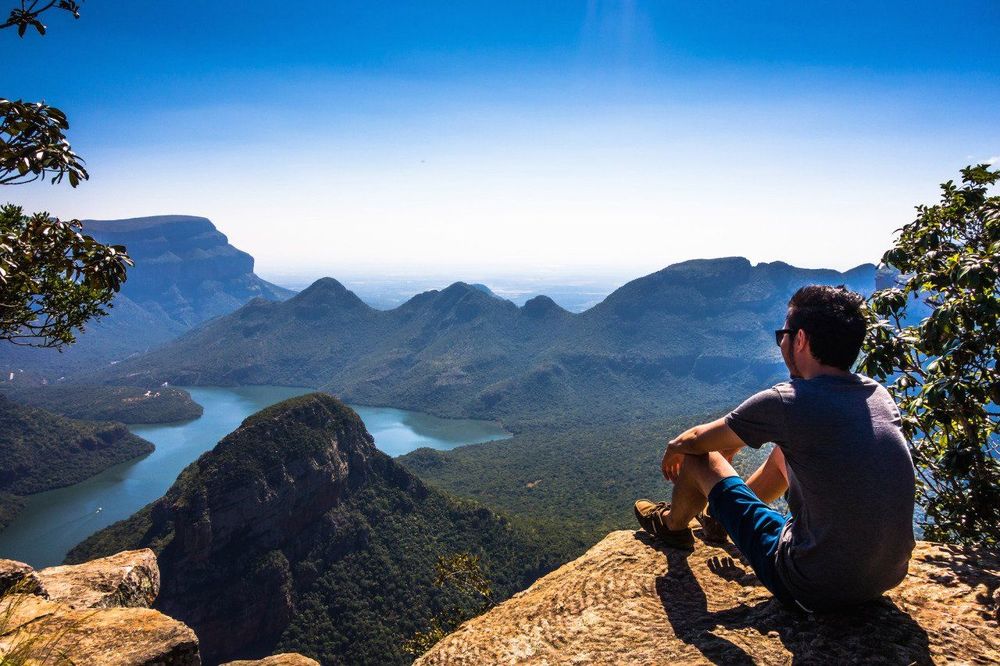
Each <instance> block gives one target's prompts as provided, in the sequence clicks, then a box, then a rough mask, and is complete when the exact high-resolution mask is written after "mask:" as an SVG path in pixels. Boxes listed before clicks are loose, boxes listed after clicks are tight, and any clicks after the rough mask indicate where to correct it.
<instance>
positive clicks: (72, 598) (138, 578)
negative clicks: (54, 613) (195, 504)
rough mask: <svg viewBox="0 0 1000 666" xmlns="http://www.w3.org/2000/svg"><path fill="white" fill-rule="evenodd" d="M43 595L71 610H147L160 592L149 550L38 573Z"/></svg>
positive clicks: (155, 566) (122, 553) (154, 558)
mask: <svg viewBox="0 0 1000 666" xmlns="http://www.w3.org/2000/svg"><path fill="white" fill-rule="evenodd" d="M38 578H39V580H40V582H41V585H42V589H43V590H44V591H45V596H47V597H48V598H49V599H51V600H53V601H59V602H61V603H64V604H66V605H67V606H69V607H70V608H113V607H119V608H149V607H150V606H151V605H152V604H153V600H154V599H156V595H157V593H158V592H159V591H160V569H159V567H157V565H156V555H155V554H154V553H153V551H151V550H149V549H148V548H144V549H141V550H127V551H124V552H121V553H117V554H115V555H111V556H110V557H102V558H100V559H97V560H91V561H90V562H84V563H83V564H75V565H66V566H61V567H49V568H48V569H42V570H41V571H39V572H38Z"/></svg>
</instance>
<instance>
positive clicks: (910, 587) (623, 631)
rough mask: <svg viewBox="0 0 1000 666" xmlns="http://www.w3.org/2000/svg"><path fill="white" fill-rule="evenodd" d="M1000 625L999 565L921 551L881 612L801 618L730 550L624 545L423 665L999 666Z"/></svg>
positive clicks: (459, 636)
mask: <svg viewBox="0 0 1000 666" xmlns="http://www.w3.org/2000/svg"><path fill="white" fill-rule="evenodd" d="M727 558H729V559H727ZM998 621H1000V558H998V557H997V555H996V554H995V553H988V552H985V551H982V550H971V549H961V548H957V547H952V546H947V545H942V544H935V543H929V542H924V541H921V542H918V543H917V548H916V550H915V551H914V554H913V558H912V560H911V562H910V569H909V574H908V576H907V577H906V579H905V580H904V581H903V582H902V583H901V584H900V585H899V586H897V587H896V588H894V589H893V590H890V591H889V592H888V593H887V594H885V595H884V596H883V597H882V598H881V599H880V600H879V601H877V602H873V603H870V604H868V605H865V606H861V607H859V608H857V609H855V610H853V611H851V612H843V613H829V614H810V615H804V614H798V613H793V612H791V611H788V610H785V609H784V608H783V607H782V606H781V605H780V604H779V603H778V602H777V601H775V600H773V598H772V597H771V595H770V594H769V593H768V592H767V591H766V590H765V589H764V588H763V587H762V586H761V585H760V584H759V582H758V581H757V579H756V577H755V576H754V575H753V572H752V570H750V568H749V567H748V566H747V565H746V564H744V563H741V562H739V561H738V552H737V551H736V550H735V548H734V547H732V545H731V544H730V545H729V546H728V547H726V548H718V547H713V546H709V545H706V544H704V543H702V542H700V541H699V542H698V543H697V547H696V549H695V551H694V552H693V553H691V554H688V553H685V552H682V551H679V550H675V549H670V548H658V547H656V546H655V545H654V544H653V543H651V542H650V541H649V539H648V537H647V536H646V535H645V533H644V532H631V531H620V532H613V533H611V534H610V535H608V536H607V537H606V538H605V539H604V540H603V541H601V542H600V543H598V544H597V545H595V546H594V547H593V548H591V549H590V550H589V551H587V553H586V554H584V555H583V556H582V557H580V558H579V559H577V560H575V561H573V562H570V563H568V564H566V565H564V566H562V567H560V568H559V569H557V570H556V571H554V572H552V573H550V574H549V575H547V576H545V577H544V578H541V579H539V580H538V581H536V582H535V583H534V584H533V585H532V586H531V587H530V588H528V589H527V590H525V591H524V592H521V593H519V594H516V595H514V597H512V598H511V599H509V600H508V601H506V602H505V603H503V604H500V605H499V606H497V607H496V608H493V609H492V610H490V611H489V612H488V613H486V614H484V615H481V616H479V617H477V618H475V619H472V620H470V621H468V622H466V623H465V624H463V625H462V626H461V627H460V628H459V629H458V630H457V631H455V632H454V633H452V634H451V635H449V636H447V637H445V638H444V639H443V640H441V641H440V642H439V643H438V644H437V645H435V646H434V647H433V648H432V649H431V650H430V651H429V652H428V653H427V654H425V655H424V656H423V657H422V658H420V659H418V660H417V662H416V663H417V664H418V665H420V666H432V665H435V666H436V665H439V664H470V665H471V664H501V663H502V664H507V663H517V664H679V663H683V664H699V663H718V664H751V663H754V664H788V663H816V664H841V663H859V664H861V663H885V664H928V663H935V662H937V663H962V664H995V663H998V662H1000V629H998Z"/></svg>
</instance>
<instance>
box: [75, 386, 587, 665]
mask: <svg viewBox="0 0 1000 666" xmlns="http://www.w3.org/2000/svg"><path fill="white" fill-rule="evenodd" d="M560 527H561V526H560ZM585 545H586V544H585V539H584V538H583V535H582V534H580V533H576V532H574V531H571V530H565V529H561V528H559V527H557V526H556V523H555V521H552V522H549V523H543V522H540V521H534V522H528V521H523V520H518V521H514V520H511V519H508V518H505V517H503V516H501V515H498V514H497V513H495V512H494V511H492V510H491V509H488V508H485V507H483V506H481V505H479V504H477V503H474V502H471V501H468V500H459V499H457V498H455V497H453V496H450V495H447V494H445V493H443V492H441V491H439V490H435V489H433V488H431V487H428V486H427V485H425V484H424V483H423V482H421V481H420V480H419V479H418V478H416V477H415V476H414V475H412V474H410V473H409V472H407V471H406V470H405V469H404V468H403V467H402V466H400V465H399V464H398V463H396V462H395V461H393V460H392V459H391V458H389V457H388V456H386V455H385V454H383V453H381V452H380V451H378V450H377V449H376V448H375V447H374V443H373V442H372V440H371V437H370V435H368V433H367V432H366V431H365V429H364V425H363V424H362V423H361V421H360V419H359V418H358V417H357V415H356V414H355V413H354V412H353V411H352V410H350V409H348V408H347V407H345V406H344V405H342V404H341V403H339V402H338V401H337V400H335V399H334V398H332V397H330V396H327V395H323V394H310V395H307V396H303V397H300V398H294V399H292V400H288V401H285V402H283V403H279V404H278V405H275V406H273V407H270V408H268V409H265V410H263V411H261V412H259V413H257V414H255V415H254V416H251V417H250V418H248V419H247V420H246V421H245V422H244V423H243V425H242V426H241V427H240V428H239V429H238V430H236V431H234V432H233V433H231V434H230V435H228V436H227V437H226V438H224V439H223V440H222V441H221V442H220V443H219V444H218V445H217V446H216V448H215V449H214V450H212V451H210V452H208V453H206V454H204V455H203V456H202V457H201V458H199V459H198V461H196V462H195V463H192V464H191V465H190V466H189V467H188V468H187V469H185V470H184V472H183V473H182V474H181V475H180V477H179V478H178V480H177V482H176V483H175V484H174V485H173V486H172V487H171V488H170V490H169V491H168V492H167V494H166V495H165V496H164V497H163V498H162V499H161V500H158V501H157V502H154V503H153V504H151V505H149V506H147V507H146V508H145V509H143V510H141V511H140V512H138V513H136V514H135V515H133V516H132V517H131V518H129V519H127V520H125V521H122V522H119V523H116V524H115V525H112V526H111V527H109V528H107V529H106V530H103V531H101V532H98V533H97V534H95V535H94V536H92V537H91V538H89V539H87V540H86V541H85V542H83V543H82V544H80V545H79V546H78V547H77V548H75V549H74V550H73V551H72V552H71V553H70V555H69V557H68V561H71V562H78V561H82V560H86V559H90V558H93V557H97V556H101V555H104V554H108V553H113V552H116V551H119V550H122V549H126V548H137V547H142V546H148V547H151V548H153V549H154V550H156V551H157V553H158V561H159V564H160V568H161V573H162V580H163V586H162V590H161V593H160V596H159V598H158V601H157V606H158V607H159V608H161V609H162V610H163V611H165V612H167V613H168V614H170V615H172V616H174V617H177V618H178V619H181V620H183V621H185V622H186V623H188V624H190V625H191V626H192V627H193V628H194V629H195V631H196V632H197V633H198V635H199V638H200V639H201V645H202V650H203V653H204V654H205V656H206V658H208V659H209V660H216V659H222V660H224V659H228V658H235V657H240V656H255V655H256V656H260V655H263V654H267V653H268V652H270V651H272V650H276V649H281V650H294V651H298V652H302V653H303V654H307V655H311V656H314V657H316V658H319V659H321V660H322V661H323V662H324V663H337V662H340V661H346V662H348V663H370V664H389V663H408V661H409V658H410V657H409V656H408V655H407V654H405V653H404V651H403V644H404V642H405V641H406V639H408V638H410V637H411V636H412V635H413V634H414V633H415V632H417V631H421V630H425V629H427V627H428V626H429V624H430V621H431V618H432V617H434V616H435V615H437V614H438V613H440V612H441V611H442V609H445V608H452V607H459V608H465V609H466V610H467V612H469V613H472V612H475V611H476V610H479V609H480V606H479V605H478V604H479V603H480V600H479V599H475V598H471V597H470V598H463V597H462V596H461V595H460V594H459V593H457V592H456V591H455V590H452V589H439V588H437V587H435V586H434V585H433V578H434V575H435V569H434V565H435V563H436V561H437V558H438V557H439V556H446V555H451V554H454V553H458V552H468V553H471V554H473V555H477V556H479V557H481V561H482V564H483V568H484V573H485V574H486V575H487V576H488V577H489V578H490V579H491V580H492V581H493V585H494V593H495V597H496V598H498V599H503V598H506V597H508V596H510V595H511V594H513V593H514V592H517V591H519V590H521V589H523V588H524V587H526V586H527V585H529V584H530V583H531V582H532V581H533V580H535V579H536V578H537V577H538V576H540V575H542V574H544V573H546V572H547V571H549V570H551V569H553V568H555V567H556V566H558V565H559V564H561V563H562V562H565V561H566V560H569V559H571V558H573V557H575V556H576V555H578V554H579V553H580V552H581V551H582V550H583V548H584V547H585ZM456 595H457V596H456ZM285 601H287V604H286V603H285Z"/></svg>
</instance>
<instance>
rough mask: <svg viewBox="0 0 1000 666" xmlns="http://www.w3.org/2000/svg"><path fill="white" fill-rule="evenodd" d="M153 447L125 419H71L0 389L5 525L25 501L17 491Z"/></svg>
mask: <svg viewBox="0 0 1000 666" xmlns="http://www.w3.org/2000/svg"><path fill="white" fill-rule="evenodd" d="M152 450H153V445H152V444H151V443H149V442H147V441H146V440H144V439H142V438H140V437H136V436H135V435H133V434H132V433H130V432H129V431H128V429H127V428H126V427H125V426H124V425H122V424H120V423H107V422H94V421H77V420H74V419H68V418H65V417H63V416H59V415H58V414H53V413H52V412H48V411H45V410H43V409H38V408H35V407H24V406H22V405H18V404H15V403H13V402H11V401H10V400H8V399H7V398H5V397H4V396H2V395H0V460H3V466H2V467H0V517H4V518H5V520H3V521H2V522H3V524H4V525H6V524H7V523H8V522H9V521H10V519H11V518H12V517H13V516H14V515H15V514H16V510H17V508H18V507H19V506H20V503H19V502H18V500H17V498H16V497H14V498H10V496H12V495H14V496H16V495H30V494H33V493H38V492H42V491H43V490H51V489H53V488H61V487H63V486H68V485H70V484H73V483H77V482H79V481H83V480H84V479H86V478H88V477H90V476H93V475H94V474H97V473H98V472H101V471H103V470H105V469H107V468H108V467H111V466H112V465H115V464H117V463H120V462H124V461H126V460H130V459H132V458H135V457H137V456H141V455H143V454H146V453H150V452H151V451H152ZM5 494H6V496H7V498H8V499H6V500H4V499H3V497H4V495H5Z"/></svg>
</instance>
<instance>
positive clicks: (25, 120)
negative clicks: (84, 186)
mask: <svg viewBox="0 0 1000 666" xmlns="http://www.w3.org/2000/svg"><path fill="white" fill-rule="evenodd" d="M67 129H69V121H67V120H66V115H65V114H64V113H63V112H62V111H60V110H59V109H57V108H55V107H51V106H48V105H47V104H43V103H42V102H24V101H21V100H15V101H11V100H8V99H0V185H21V184H23V183H30V182H32V181H36V180H38V179H40V178H46V177H49V176H51V179H52V180H51V182H52V183H53V184H54V183H59V182H61V181H62V179H63V177H66V178H67V179H68V180H69V184H70V185H71V186H72V187H76V186H77V185H79V184H80V181H81V180H87V179H88V178H90V175H89V174H88V173H87V170H86V169H85V168H84V166H83V159H81V158H80V157H79V156H78V155H77V154H76V153H74V152H73V149H72V148H71V147H70V144H69V141H68V140H67V139H66V135H65V134H64V130H67Z"/></svg>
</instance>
